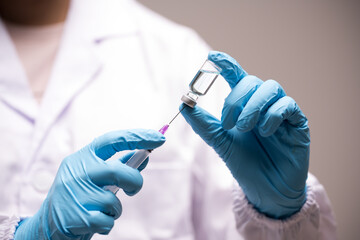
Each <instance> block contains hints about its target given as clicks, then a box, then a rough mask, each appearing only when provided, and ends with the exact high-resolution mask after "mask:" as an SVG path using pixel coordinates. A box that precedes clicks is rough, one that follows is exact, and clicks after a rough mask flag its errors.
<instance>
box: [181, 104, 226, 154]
mask: <svg viewBox="0 0 360 240" xmlns="http://www.w3.org/2000/svg"><path fill="white" fill-rule="evenodd" d="M183 106H184V109H183V110H182V111H181V114H182V115H183V117H184V118H185V120H186V122H187V123H188V124H189V125H190V126H191V127H192V129H193V130H194V132H195V133H196V134H198V135H199V136H200V137H201V138H202V139H203V140H204V141H205V142H206V143H207V144H208V145H209V146H210V147H212V148H213V149H214V150H215V151H216V152H217V154H219V156H220V157H221V158H223V157H224V154H225V151H226V150H227V149H228V147H229V145H230V144H231V139H230V136H229V134H228V132H227V131H226V130H224V129H223V128H222V125H221V122H220V120H218V119H217V118H216V117H214V116H213V115H211V114H210V113H208V112H207V111H205V110H204V109H202V108H201V107H198V106H195V107H194V108H191V107H188V106H186V105H185V104H184V105H182V106H180V109H181V108H182V107H183ZM223 159H224V158H223Z"/></svg>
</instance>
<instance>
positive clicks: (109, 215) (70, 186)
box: [15, 129, 165, 240]
mask: <svg viewBox="0 0 360 240" xmlns="http://www.w3.org/2000/svg"><path fill="white" fill-rule="evenodd" d="M164 142H165V137H164V136H163V135H162V134H161V133H159V132H157V131H153V130H141V129H138V130H123V131H114V132H110V133H107V134H105V135H103V136H101V137H99V138H96V139H95V140H94V141H93V142H92V143H91V144H89V145H87V146H85V147H84V148H82V149H81V150H79V151H78V152H76V153H74V154H72V155H70V156H68V157H66V158H65V159H64V160H63V162H62V163H61V165H60V167H59V170H58V172H57V175H56V177H55V180H54V182H53V184H52V187H51V189H50V190H49V192H48V195H47V197H46V199H45V200H44V202H43V204H42V206H41V208H40V210H39V211H38V212H37V213H36V214H35V215H34V216H33V217H30V218H28V219H25V220H24V221H23V222H22V223H21V225H20V226H19V227H18V229H17V230H16V232H15V239H21V240H24V239H32V240H33V239H53V240H55V239H62V240H64V239H90V238H91V237H92V235H93V234H94V233H100V234H108V233H109V232H110V230H111V228H112V227H113V225H114V220H115V219H117V218H118V217H120V214H121V211H122V207H121V203H120V201H119V199H118V198H117V197H116V196H115V195H114V194H113V193H112V192H110V191H106V190H103V188H102V187H103V186H106V185H117V186H118V187H120V188H122V189H123V190H124V191H125V192H126V193H127V194H128V195H133V194H135V193H137V192H138V191H139V190H140V189H141V187H142V183H143V179H142V177H141V175H140V173H139V171H138V170H137V169H133V168H131V167H128V166H127V165H125V164H123V163H124V162H126V161H127V160H128V159H129V158H130V156H131V155H132V154H127V155H125V156H124V157H123V158H122V159H120V161H119V160H111V161H107V162H105V160H106V159H108V158H110V157H111V156H112V155H114V154H115V153H116V152H118V151H122V150H132V149H154V148H156V147H159V146H161V145H162V144H163V143H164ZM141 167H144V166H140V167H139V168H141ZM124 231H125V230H124Z"/></svg>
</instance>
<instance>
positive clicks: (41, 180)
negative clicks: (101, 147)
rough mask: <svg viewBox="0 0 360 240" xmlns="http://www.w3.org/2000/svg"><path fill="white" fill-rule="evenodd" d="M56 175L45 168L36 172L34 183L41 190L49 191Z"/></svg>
mask: <svg viewBox="0 0 360 240" xmlns="http://www.w3.org/2000/svg"><path fill="white" fill-rule="evenodd" d="M53 179H54V176H53V175H52V174H51V173H50V172H47V171H45V170H39V171H37V172H35V174H34V175H33V179H32V185H33V186H34V188H35V189H36V190H37V191H39V192H47V191H48V190H49V189H50V187H51V184H52V182H53Z"/></svg>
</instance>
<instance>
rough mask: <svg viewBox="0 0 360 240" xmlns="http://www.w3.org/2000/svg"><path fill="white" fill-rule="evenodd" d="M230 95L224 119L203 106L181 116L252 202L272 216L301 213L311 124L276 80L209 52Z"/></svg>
mask: <svg viewBox="0 0 360 240" xmlns="http://www.w3.org/2000/svg"><path fill="white" fill-rule="evenodd" d="M208 58H209V60H211V61H213V62H214V63H215V64H216V65H218V66H219V67H221V68H222V71H221V75H222V76H223V77H224V78H225V79H226V81H227V82H228V83H229V85H230V87H231V89H232V91H231V93H230V94H229V96H228V97H227V98H226V99H225V103H224V107H223V110H222V117H221V121H219V120H218V119H217V118H215V117H214V116H212V115H210V114H209V113H208V112H206V111H205V110H203V109H201V108H200V107H197V106H196V107H195V108H193V109H192V108H190V107H186V108H185V109H184V110H183V111H182V115H183V116H184V117H185V119H186V121H187V122H188V123H189V124H190V125H191V127H192V128H193V130H194V131H195V132H196V133H197V134H198V135H200V137H201V138H202V139H203V140H204V141H205V142H206V143H207V144H208V145H210V146H211V147H212V148H214V150H215V151H216V152H217V153H218V155H219V156H220V157H221V158H222V159H223V160H224V161H225V163H226V165H227V166H228V168H229V169H230V171H231V173H232V175H233V176H234V177H235V179H236V180H237V181H238V183H239V185H240V186H241V188H242V189H243V191H244V193H245V195H246V197H247V198H248V200H249V201H250V202H251V203H252V204H253V205H254V206H255V208H256V209H257V210H258V211H260V212H262V213H264V214H266V215H268V216H270V217H273V218H286V217H288V216H290V215H292V214H294V213H295V212H297V211H299V210H300V208H301V207H302V205H303V204H304V202H305V200H306V184H305V182H306V178H307V172H308V166H309V146H310V136H309V128H308V125H307V123H308V121H307V119H306V117H305V116H304V114H303V113H302V112H301V110H300V108H299V107H298V105H297V104H296V103H295V101H294V100H293V99H292V98H290V97H288V96H286V94H285V92H284V90H283V89H282V87H281V86H280V85H279V83H277V82H276V81H274V80H268V81H266V82H263V81H262V80H260V79H259V78H257V77H255V76H250V75H248V74H247V73H246V72H245V71H244V70H243V69H242V68H241V66H240V65H239V64H238V63H237V62H236V61H235V60H234V59H233V58H231V57H230V56H229V55H227V54H225V53H220V52H210V53H209V56H208Z"/></svg>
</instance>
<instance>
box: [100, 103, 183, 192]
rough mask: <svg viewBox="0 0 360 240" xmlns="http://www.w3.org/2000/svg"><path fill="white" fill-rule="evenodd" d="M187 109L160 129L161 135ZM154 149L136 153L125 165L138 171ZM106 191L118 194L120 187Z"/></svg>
mask: <svg viewBox="0 0 360 240" xmlns="http://www.w3.org/2000/svg"><path fill="white" fill-rule="evenodd" d="M184 108H185V106H183V107H182V108H181V109H180V111H179V112H178V113H177V114H176V115H175V117H173V118H172V119H171V121H170V122H169V123H168V124H165V125H164V126H163V127H162V128H160V130H159V132H160V133H161V134H163V135H164V134H165V133H166V131H167V130H168V128H169V126H170V124H171V123H172V122H173V121H174V120H175V118H176V117H177V116H178V115H179V114H180V112H181V111H182V110H183V109H184ZM152 150H153V149H140V150H137V151H135V153H134V155H132V156H131V158H130V159H129V160H128V161H127V162H126V163H125V164H126V165H128V166H129V167H132V168H135V169H137V168H138V167H140V165H141V164H142V163H143V162H144V161H145V160H146V158H147V157H148V156H149V155H150V153H151V152H152ZM104 190H108V191H111V192H113V193H114V194H116V193H117V192H118V191H119V187H118V186H116V185H111V186H105V187H104Z"/></svg>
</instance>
